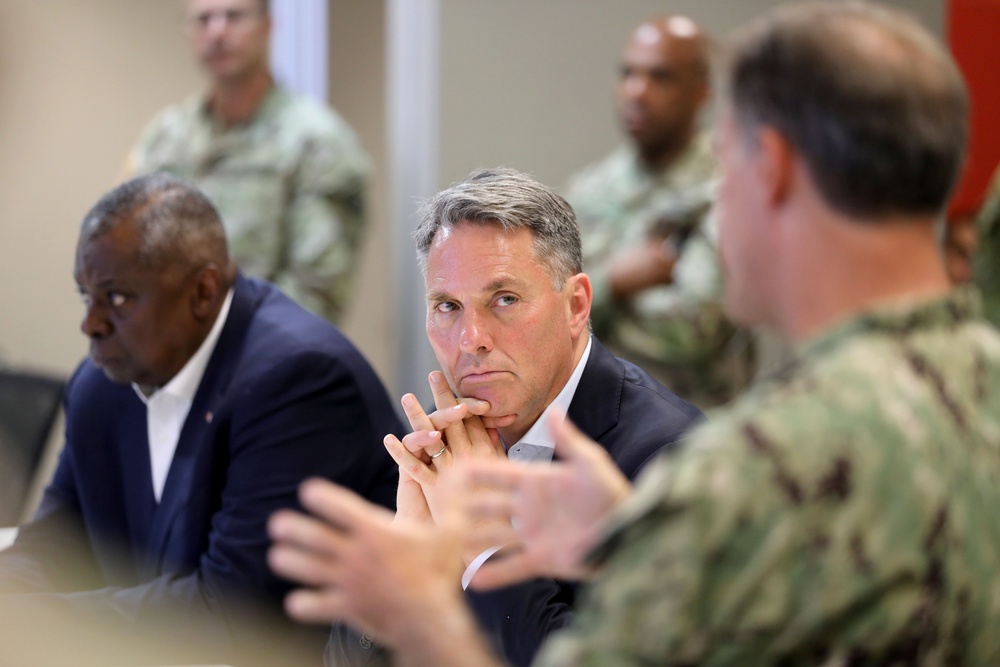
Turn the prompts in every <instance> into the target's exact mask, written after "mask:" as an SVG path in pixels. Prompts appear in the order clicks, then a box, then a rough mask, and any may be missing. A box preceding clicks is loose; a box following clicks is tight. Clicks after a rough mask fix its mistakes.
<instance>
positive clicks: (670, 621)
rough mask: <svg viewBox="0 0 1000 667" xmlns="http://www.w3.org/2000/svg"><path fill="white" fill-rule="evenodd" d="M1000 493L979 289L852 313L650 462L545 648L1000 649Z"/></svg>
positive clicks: (810, 657) (993, 367) (737, 657)
mask: <svg viewBox="0 0 1000 667" xmlns="http://www.w3.org/2000/svg"><path fill="white" fill-rule="evenodd" d="M997 507H1000V335H998V333H997V332H996V330H995V329H993V327H991V326H990V325H988V324H987V323H986V322H984V321H983V320H982V319H980V318H979V317H978V297H977V295H976V294H975V292H974V290H971V289H966V290H959V291H957V292H955V293H954V294H952V295H949V296H948V297H945V298H941V299H939V300H935V301H931V302H928V303H924V304H923V305H921V306H920V307H916V308H912V307H911V308H898V309H887V310H883V311H879V312H877V313H872V314H869V315H866V316H862V317H859V318H856V319H854V320H853V321H850V322H848V323H845V324H843V325H841V326H838V327H836V328H835V329H834V330H832V331H830V332H828V333H826V334H824V335H822V336H820V337H819V338H818V339H816V340H814V341H812V342H811V343H809V344H808V345H807V346H806V347H805V349H804V350H802V351H801V354H800V356H799V361H797V362H795V363H794V364H793V366H791V367H789V369H787V371H786V372H784V373H782V374H780V375H779V376H776V377H774V378H772V379H771V380H768V381H764V382H761V383H758V384H755V386H754V388H753V389H751V390H750V392H749V393H748V394H747V395H746V396H745V397H744V398H742V399H741V400H739V401H737V402H736V403H735V404H734V405H733V406H732V407H731V408H728V409H724V410H720V411H719V412H718V414H716V415H714V416H713V417H712V418H710V419H709V421H708V422H707V423H706V424H705V425H703V426H702V427H699V429H697V430H696V431H695V432H694V433H693V434H692V435H691V437H690V441H689V443H688V445H687V447H686V449H684V450H683V451H682V452H680V453H679V454H676V455H675V456H674V457H672V458H670V459H669V460H668V459H666V458H663V457H661V458H660V459H658V460H657V461H655V462H654V463H652V464H651V465H650V466H649V467H647V471H646V474H645V475H644V476H643V477H641V478H640V480H639V482H638V486H637V489H636V492H635V495H634V497H633V499H632V500H631V501H630V502H629V503H628V504H627V505H626V506H625V507H624V508H623V511H621V512H620V513H619V514H617V515H616V516H615V517H614V520H613V521H612V525H611V527H610V529H609V531H608V533H607V537H606V539H605V540H604V542H603V543H602V544H601V546H600V547H599V548H598V549H597V550H596V551H595V553H594V554H592V558H593V559H594V560H595V561H596V562H598V563H602V564H603V568H602V570H601V573H600V574H599V576H598V578H597V579H596V580H595V582H594V583H593V585H592V586H591V587H590V588H589V590H588V592H587V593H586V595H585V596H584V600H583V601H582V603H581V605H580V611H579V612H578V614H577V615H576V617H575V619H574V625H573V626H572V627H571V629H569V630H567V631H564V632H563V633H561V634H558V635H556V636H554V637H553V638H552V640H551V641H550V642H549V643H548V645H547V646H546V647H544V648H543V655H542V657H541V658H540V659H539V660H538V661H536V664H537V665H550V666H551V665H595V666H596V665H602V666H603V665H640V664H641V665H694V664H697V665H702V666H709V665H713V666H721V665H788V666H793V665H847V664H850V665H873V664H878V665H889V664H906V665H949V664H954V665H959V664H966V665H998V664H1000V518H998V515H997V514H995V512H996V508H997Z"/></svg>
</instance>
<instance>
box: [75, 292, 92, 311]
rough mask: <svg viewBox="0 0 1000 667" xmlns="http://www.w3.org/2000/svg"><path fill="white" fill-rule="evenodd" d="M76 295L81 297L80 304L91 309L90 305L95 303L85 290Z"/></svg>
mask: <svg viewBox="0 0 1000 667" xmlns="http://www.w3.org/2000/svg"><path fill="white" fill-rule="evenodd" d="M76 294H77V296H78V297H80V303H82V304H83V305H85V306H87V307H88V308H90V304H92V303H93V302H94V300H93V299H92V298H91V297H90V295H89V294H87V293H86V292H84V291H83V290H79V291H77V293H76Z"/></svg>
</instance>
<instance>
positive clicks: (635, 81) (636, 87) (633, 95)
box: [622, 74, 649, 100]
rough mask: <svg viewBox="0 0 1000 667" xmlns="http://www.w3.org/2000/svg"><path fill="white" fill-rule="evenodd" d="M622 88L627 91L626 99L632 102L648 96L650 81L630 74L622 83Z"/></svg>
mask: <svg viewBox="0 0 1000 667" xmlns="http://www.w3.org/2000/svg"><path fill="white" fill-rule="evenodd" d="M622 86H623V87H624V89H625V97H626V98H628V99H630V100H638V99H641V98H643V97H645V96H646V91H647V90H648V89H649V81H648V79H647V77H645V76H641V75H639V74H630V75H629V76H627V77H625V81H623V82H622Z"/></svg>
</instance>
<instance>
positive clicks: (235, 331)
mask: <svg viewBox="0 0 1000 667" xmlns="http://www.w3.org/2000/svg"><path fill="white" fill-rule="evenodd" d="M257 292H258V290H257V289H255V286H254V285H253V284H252V283H251V282H249V281H247V280H246V279H244V278H243V277H242V276H237V278H236V284H235V292H234V294H233V303H232V305H231V306H230V309H229V317H228V318H227V320H226V323H225V325H223V327H222V332H221V333H220V334H219V340H218V342H217V343H216V345H215V350H214V351H213V352H212V357H211V358H210V359H209V361H208V366H206V367H205V375H204V376H203V377H202V379H201V383H200V384H199V385H198V391H197V392H196V393H195V396H194V401H193V402H192V403H191V410H190V411H189V412H188V416H187V419H185V421H184V426H183V427H182V428H181V432H180V436H179V438H178V441H177V450H176V451H175V452H174V458H173V461H172V462H171V463H170V471H169V472H168V473H167V479H166V483H165V484H164V486H163V494H162V496H161V499H160V506H159V509H158V510H157V512H156V518H155V520H154V522H153V526H152V528H151V532H150V541H149V554H150V559H151V560H152V561H154V562H155V565H156V567H157V568H158V570H162V569H163V565H164V560H165V559H166V558H167V549H168V546H169V545H170V542H171V540H170V536H171V530H172V528H173V527H174V524H175V523H176V522H177V521H178V519H179V515H180V513H181V510H182V509H183V508H184V507H185V506H186V505H187V502H188V500H189V498H190V496H191V493H192V491H193V490H194V489H195V485H196V484H197V482H196V480H195V477H196V475H198V473H200V472H204V468H206V467H208V466H211V464H212V461H214V460H215V452H213V451H211V446H210V443H211V441H212V438H211V434H212V432H213V431H214V430H215V429H216V428H217V424H218V422H217V419H216V417H217V415H218V413H219V411H220V409H221V408H223V401H224V399H225V398H226V396H227V392H228V389H229V381H230V379H231V378H232V376H233V373H234V372H235V370H236V367H237V365H238V364H239V360H240V357H241V354H242V350H243V341H244V340H245V338H246V332H247V329H248V328H249V326H250V321H251V320H252V319H253V315H254V312H255V311H256V309H257V302H258V300H259V297H258V295H257ZM147 449H148V448H147ZM147 460H148V454H147ZM146 467H147V469H148V467H149V464H148V463H147V466H146ZM147 476H148V474H147Z"/></svg>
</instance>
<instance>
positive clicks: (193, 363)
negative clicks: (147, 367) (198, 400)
mask: <svg viewBox="0 0 1000 667" xmlns="http://www.w3.org/2000/svg"><path fill="white" fill-rule="evenodd" d="M233 291H234V290H233V288H231V287H230V288H229V292H228V293H227V294H226V300H225V301H223V302H222V308H221V309H219V314H218V316H217V317H216V318H215V323H214V324H213V325H212V329H211V330H210V331H209V332H208V336H206V337H205V340H203V341H202V342H201V345H200V346H199V347H198V350H197V352H195V353H194V354H193V355H191V358H190V359H188V360H187V363H186V364H184V367H183V368H181V370H180V371H178V372H177V375H175V376H174V377H172V378H171V379H170V382H168V383H167V384H165V385H163V386H162V387H160V388H159V389H157V390H156V391H154V392H153V393H152V394H150V395H149V396H148V397H147V396H146V395H145V394H143V393H142V389H140V388H139V385H137V384H135V383H134V382H133V383H132V388H133V389H134V390H135V393H136V394H137V395H138V396H139V399H140V400H142V402H143V403H145V404H146V405H149V400H150V399H151V398H153V396H156V395H158V394H161V393H162V394H169V395H171V396H174V397H176V398H180V399H183V400H185V401H187V402H189V403H190V402H192V401H194V395H195V392H197V391H198V385H200V384H201V378H202V376H204V375H205V369H206V368H207V367H208V360H209V359H211V358H212V352H214V351H215V345H216V343H218V342H219V336H221V335H222V327H223V325H224V324H225V323H226V318H227V317H229V307H230V306H231V305H232V303H233Z"/></svg>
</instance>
